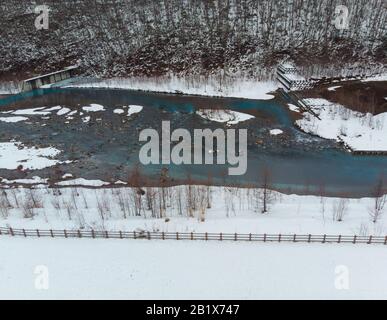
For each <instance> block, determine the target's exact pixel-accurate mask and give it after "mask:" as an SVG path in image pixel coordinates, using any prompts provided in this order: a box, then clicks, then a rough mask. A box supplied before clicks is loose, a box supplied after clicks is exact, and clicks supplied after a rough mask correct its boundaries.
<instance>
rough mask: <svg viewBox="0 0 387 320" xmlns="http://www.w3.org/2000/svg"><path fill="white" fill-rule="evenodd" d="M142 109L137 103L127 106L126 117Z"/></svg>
mask: <svg viewBox="0 0 387 320" xmlns="http://www.w3.org/2000/svg"><path fill="white" fill-rule="evenodd" d="M142 109H143V106H137V105H130V106H128V117H130V116H131V115H132V114H135V113H139V112H141V111H142Z"/></svg>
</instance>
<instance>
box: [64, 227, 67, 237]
mask: <svg viewBox="0 0 387 320" xmlns="http://www.w3.org/2000/svg"><path fill="white" fill-rule="evenodd" d="M63 233H64V236H65V238H67V231H66V229H64V230H63Z"/></svg>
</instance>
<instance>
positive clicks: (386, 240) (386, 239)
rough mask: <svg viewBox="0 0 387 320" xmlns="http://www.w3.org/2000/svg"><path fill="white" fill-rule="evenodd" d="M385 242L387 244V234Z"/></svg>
mask: <svg viewBox="0 0 387 320" xmlns="http://www.w3.org/2000/svg"><path fill="white" fill-rule="evenodd" d="M384 244H387V236H386V237H385V238H384Z"/></svg>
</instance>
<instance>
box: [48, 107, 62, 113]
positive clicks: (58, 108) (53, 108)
mask: <svg viewBox="0 0 387 320" xmlns="http://www.w3.org/2000/svg"><path fill="white" fill-rule="evenodd" d="M60 109H62V107H61V106H55V107H51V108H48V109H45V110H44V111H50V112H51V111H56V110H60Z"/></svg>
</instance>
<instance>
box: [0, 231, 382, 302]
mask: <svg viewBox="0 0 387 320" xmlns="http://www.w3.org/2000/svg"><path fill="white" fill-rule="evenodd" d="M0 245H1V255H0V270H1V272H0V299H195V298H196V299H211V298H212V299H373V298H374V299H375V298H379V299H386V298H387V291H386V287H387V277H386V276H385V270H386V266H387V255H386V254H385V250H386V248H385V247H384V246H383V245H380V246H379V245H372V246H370V245H335V244H332V245H327V244H325V245H324V244H312V245H309V244H291V243H287V244H277V243H267V244H262V243H239V242H238V243H233V242H217V241H216V242H199V241H198V242H195V241H173V242H170V241H165V242H163V241H162V240H157V241H148V240H109V239H99V240H92V239H24V238H10V237H7V236H3V237H0Z"/></svg>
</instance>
